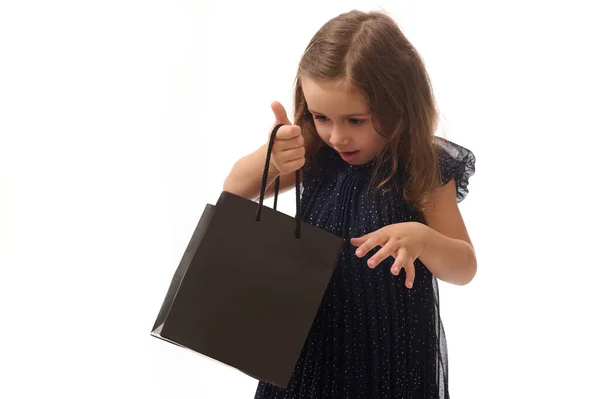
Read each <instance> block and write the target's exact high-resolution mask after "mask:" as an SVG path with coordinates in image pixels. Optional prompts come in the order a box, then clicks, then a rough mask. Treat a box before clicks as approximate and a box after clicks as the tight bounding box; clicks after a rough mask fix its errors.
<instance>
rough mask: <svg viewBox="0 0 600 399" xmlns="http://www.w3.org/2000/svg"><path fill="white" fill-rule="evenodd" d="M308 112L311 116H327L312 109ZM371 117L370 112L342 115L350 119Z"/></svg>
mask: <svg viewBox="0 0 600 399" xmlns="http://www.w3.org/2000/svg"><path fill="white" fill-rule="evenodd" d="M308 111H309V112H310V113H311V114H317V115H325V114H324V113H322V112H318V111H313V110H312V109H310V108H309V109H308ZM369 115H371V113H370V112H356V113H354V114H348V115H342V116H343V117H344V118H349V117H351V116H369Z"/></svg>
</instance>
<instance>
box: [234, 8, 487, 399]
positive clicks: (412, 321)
mask: <svg viewBox="0 0 600 399" xmlns="http://www.w3.org/2000/svg"><path fill="white" fill-rule="evenodd" d="M272 108H273V111H274V113H275V119H276V121H275V124H284V125H285V126H283V127H281V128H280V129H279V130H278V132H277V136H276V140H275V144H274V145H273V149H272V165H271V168H270V170H269V182H270V184H271V183H272V182H273V181H274V179H275V178H276V177H277V176H279V177H280V191H281V192H283V191H285V190H286V189H289V188H291V187H294V179H295V171H296V170H298V169H300V170H301V175H302V179H303V183H302V197H301V198H302V199H301V215H302V219H303V220H304V221H305V222H307V223H310V224H312V225H315V226H318V227H319V228H322V229H324V230H327V231H329V232H331V233H333V234H336V235H338V236H340V237H342V238H345V239H346V245H345V247H344V249H343V251H342V254H341V256H340V257H339V260H338V265H337V267H336V270H335V273H334V275H333V277H332V279H331V281H330V284H329V287H328V288H327V291H326V293H325V296H324V298H323V301H322V303H321V307H320V309H319V312H318V314H317V316H316V318H315V320H314V323H313V326H312V329H311V331H310V333H309V336H308V338H307V340H306V343H305V345H304V348H303V350H302V353H301V355H300V358H299V360H298V362H297V365H296V368H295V371H294V373H293V376H292V379H291V381H290V384H289V386H288V388H287V389H281V388H278V387H275V386H273V385H271V384H268V383H266V382H263V381H261V382H259V384H258V389H257V392H256V398H262V399H267V398H271V399H274V398H281V399H283V398H287V399H300V398H301V399H309V398H314V399H316V398H340V399H342V398H343V399H353V398H361V399H362V398H369V399H371V398H373V399H375V398H404V399H407V398H419V399H425V398H448V397H449V394H448V361H447V353H446V342H445V335H444V330H443V327H442V322H441V320H440V313H439V306H438V288H437V279H441V280H443V281H446V282H448V283H451V284H457V285H465V284H467V283H469V282H470V281H471V280H472V279H473V277H474V276H475V272H476V269H477V261H476V257H475V252H474V250H473V246H472V244H471V241H470V239H469V235H468V233H467V229H466V227H465V225H464V223H463V219H462V217H461V214H460V211H459V209H458V205H457V203H458V202H460V201H461V200H462V199H463V198H464V197H465V195H466V194H467V192H468V190H467V184H468V179H469V178H470V177H471V176H472V175H473V173H474V171H475V169H474V163H475V158H474V156H473V154H472V153H471V152H470V151H469V150H467V149H465V148H463V147H461V146H459V145H456V144H454V143H452V142H450V141H447V140H445V139H442V138H439V137H437V136H434V131H435V128H436V126H437V112H436V106H435V100H434V96H433V94H432V89H431V85H430V82H429V78H428V75H427V72H426V70H425V67H424V65H423V62H422V60H421V58H420V56H419V54H418V53H417V51H416V50H415V49H414V47H413V46H412V45H411V44H410V42H409V41H408V40H407V39H406V37H405V36H404V35H403V33H402V32H401V30H400V29H399V27H398V26H397V25H396V23H395V22H394V21H393V20H392V19H391V18H390V17H389V16H387V15H385V14H383V13H380V12H371V13H363V12H359V11H352V12H349V13H346V14H342V15H340V16H338V17H336V18H334V19H332V20H330V21H329V22H327V23H326V24H325V25H324V26H323V27H322V28H321V29H320V30H319V31H318V32H317V34H316V35H315V36H314V37H313V38H312V40H311V41H310V43H309V45H308V47H307V48H306V51H305V53H304V55H303V57H302V59H301V61H300V64H299V68H298V75H297V78H296V89H295V99H294V124H292V123H291V122H290V121H289V120H288V119H287V117H286V112H285V110H284V109H283V107H282V106H281V104H279V103H277V102H275V103H273V104H272ZM266 151H267V145H266V144H265V145H264V146H263V147H261V148H260V149H259V150H257V151H255V152H254V153H252V154H250V155H248V156H246V157H244V158H242V159H240V160H239V161H238V162H236V164H235V166H234V167H233V169H232V170H231V172H230V174H229V176H228V177H227V179H226V181H225V184H224V187H223V188H224V190H225V191H229V192H232V193H235V194H238V195H240V196H243V197H246V198H251V199H256V197H258V195H259V189H260V182H261V178H262V173H263V170H264V161H265V157H266ZM271 185H272V184H271ZM272 192H273V189H272V188H270V193H272Z"/></svg>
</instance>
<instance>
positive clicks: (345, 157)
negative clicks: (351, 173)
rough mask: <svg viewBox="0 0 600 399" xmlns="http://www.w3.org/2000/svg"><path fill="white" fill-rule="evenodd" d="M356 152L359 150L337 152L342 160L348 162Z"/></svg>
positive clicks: (354, 156)
mask: <svg viewBox="0 0 600 399" xmlns="http://www.w3.org/2000/svg"><path fill="white" fill-rule="evenodd" d="M358 152H359V151H346V152H340V153H339V154H340V156H341V157H342V159H343V160H344V161H346V162H350V161H352V160H353V159H354V158H356V156H357V155H358Z"/></svg>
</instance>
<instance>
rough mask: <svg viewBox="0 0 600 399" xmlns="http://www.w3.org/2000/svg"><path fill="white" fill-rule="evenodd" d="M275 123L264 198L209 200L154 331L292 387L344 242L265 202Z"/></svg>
mask: <svg viewBox="0 0 600 399" xmlns="http://www.w3.org/2000/svg"><path fill="white" fill-rule="evenodd" d="M279 127H281V125H278V126H276V127H275V128H274V129H273V132H272V134H271V139H270V141H269V148H268V151H267V159H266V165H265V171H264V174H263V180H262V186H261V194H260V199H259V203H258V204H257V203H256V202H254V201H251V200H248V199H245V198H242V197H239V196H237V195H234V194H231V193H228V192H223V193H221V196H220V198H219V200H218V201H217V203H216V205H214V206H213V205H210V204H209V205H207V206H206V208H205V210H204V213H203V214H202V216H201V218H200V221H199V223H198V225H197V227H196V229H195V231H194V233H193V235H192V238H191V240H190V242H189V244H188V246H187V248H186V250H185V252H184V254H183V257H182V259H181V262H180V264H179V267H178V268H177V270H176V272H175V275H174V277H173V279H172V281H171V285H170V287H169V289H168V292H167V295H166V298H165V300H164V302H163V305H162V307H161V309H160V312H159V314H158V317H157V319H156V322H155V324H154V327H153V328H152V332H151V335H152V336H154V337H157V338H160V339H163V340H165V341H168V342H170V343H172V344H175V345H178V346H181V347H184V348H187V349H190V350H192V351H194V352H196V353H198V354H201V355H204V356H207V357H209V358H212V359H213V360H217V361H218V362H220V363H223V364H226V365H228V366H231V367H233V368H236V369H238V370H239V371H242V372H243V373H245V374H247V375H249V376H252V377H253V378H256V379H259V380H262V381H267V382H270V383H272V384H274V385H277V386H280V387H287V385H288V382H289V380H290V377H291V374H292V372H293V370H294V367H295V365H296V362H297V360H298V357H299V355H300V352H301V350H302V347H303V345H304V343H305V341H306V337H307V336H308V333H309V330H310V328H311V326H312V323H313V320H314V318H315V316H316V313H317V311H318V309H319V306H320V304H321V300H322V298H323V294H324V292H325V290H326V288H327V285H328V283H329V280H330V279H331V276H332V274H333V271H334V268H335V264H336V262H337V259H338V256H339V254H340V251H341V249H342V245H343V240H342V239H341V238H339V237H337V236H334V235H332V234H330V233H328V232H326V231H324V230H321V229H319V228H316V227H314V226H312V225H309V224H306V223H304V222H302V221H301V220H300V190H299V188H300V187H299V179H300V173H299V172H296V217H295V218H293V217H290V216H288V215H286V214H284V213H281V212H279V211H277V210H276V206H277V189H278V185H279V181H278V180H276V182H275V183H276V190H275V191H276V193H275V199H274V206H273V209H271V208H267V207H264V206H263V201H264V196H265V190H266V183H267V172H268V170H269V163H270V156H271V149H272V146H273V142H274V138H275V133H276V132H277V130H278V129H279Z"/></svg>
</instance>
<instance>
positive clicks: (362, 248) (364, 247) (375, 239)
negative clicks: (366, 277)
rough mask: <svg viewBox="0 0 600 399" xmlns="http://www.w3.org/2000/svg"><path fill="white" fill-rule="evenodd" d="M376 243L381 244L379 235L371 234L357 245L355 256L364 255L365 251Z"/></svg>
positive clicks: (360, 256) (376, 244) (369, 249)
mask: <svg viewBox="0 0 600 399" xmlns="http://www.w3.org/2000/svg"><path fill="white" fill-rule="evenodd" d="M378 245H383V242H382V239H381V237H379V236H378V235H372V236H370V237H369V238H368V239H367V241H365V242H364V243H363V244H362V245H361V246H360V247H358V249H357V250H356V256H358V257H359V258H362V257H363V256H365V254H366V253H368V252H369V251H371V250H372V249H373V248H375V247H376V246H378Z"/></svg>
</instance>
